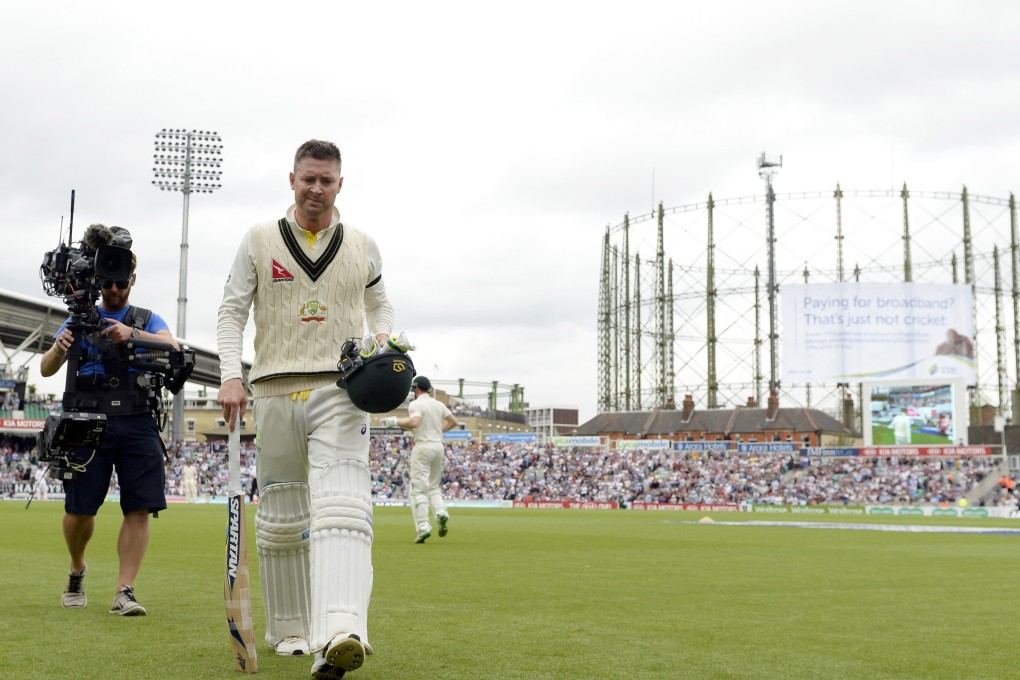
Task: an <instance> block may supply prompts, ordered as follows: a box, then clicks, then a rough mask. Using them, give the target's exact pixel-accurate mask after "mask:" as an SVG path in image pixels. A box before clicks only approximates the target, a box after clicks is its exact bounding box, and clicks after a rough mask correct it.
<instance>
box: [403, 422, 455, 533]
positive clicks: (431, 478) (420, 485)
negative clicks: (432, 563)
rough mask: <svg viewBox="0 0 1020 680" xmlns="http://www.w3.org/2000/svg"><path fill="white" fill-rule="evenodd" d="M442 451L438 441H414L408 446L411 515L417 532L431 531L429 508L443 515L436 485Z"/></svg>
mask: <svg viewBox="0 0 1020 680" xmlns="http://www.w3.org/2000/svg"><path fill="white" fill-rule="evenodd" d="M445 453H446V447H445V446H443V444H442V443H441V442H422V443H421V444H418V443H417V442H416V443H415V444H414V446H413V447H412V448H411V515H412V516H413V517H414V524H415V528H416V529H417V530H418V531H432V525H431V524H429V509H430V508H431V510H432V512H433V513H434V514H436V515H445V514H447V513H446V503H445V501H444V500H443V493H442V490H441V488H440V485H441V484H442V481H443V456H444V455H445Z"/></svg>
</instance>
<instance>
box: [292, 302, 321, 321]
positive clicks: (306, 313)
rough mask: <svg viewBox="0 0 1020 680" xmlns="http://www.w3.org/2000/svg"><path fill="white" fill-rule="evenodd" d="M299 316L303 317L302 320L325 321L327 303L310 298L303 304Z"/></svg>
mask: <svg viewBox="0 0 1020 680" xmlns="http://www.w3.org/2000/svg"><path fill="white" fill-rule="evenodd" d="M298 316H300V317H301V320H302V321H325V320H326V305H324V304H322V303H321V302H319V301H318V300H309V301H308V302H306V303H304V304H303V305H301V309H300V310H299V311H298Z"/></svg>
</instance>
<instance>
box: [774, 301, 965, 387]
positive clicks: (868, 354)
mask: <svg viewBox="0 0 1020 680" xmlns="http://www.w3.org/2000/svg"><path fill="white" fill-rule="evenodd" d="M781 312H782V324H783V325H782V350H783V355H782V357H783V361H782V364H783V376H782V377H783V380H784V381H788V382H793V383H803V382H807V383H826V382H827V383H834V382H860V383H867V382H890V381H901V380H911V381H914V382H915V384H919V385H920V384H927V383H943V384H944V383H949V382H954V381H962V382H964V383H965V384H974V382H975V380H976V377H975V376H976V374H975V362H974V343H973V340H972V338H973V336H974V332H973V302H972V296H971V289H970V286H968V285H961V284H922V283H856V282H849V283H848V282H844V283H831V284H803V285H798V284H787V285H784V286H783V288H782V293H781Z"/></svg>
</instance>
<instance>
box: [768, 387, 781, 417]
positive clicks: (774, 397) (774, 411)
mask: <svg viewBox="0 0 1020 680" xmlns="http://www.w3.org/2000/svg"><path fill="white" fill-rule="evenodd" d="M778 414H779V395H778V394H777V393H776V392H775V391H774V390H773V391H772V392H769V410H768V413H767V414H766V415H765V419H766V420H775V419H776V416H777V415H778Z"/></svg>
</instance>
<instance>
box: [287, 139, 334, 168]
mask: <svg viewBox="0 0 1020 680" xmlns="http://www.w3.org/2000/svg"><path fill="white" fill-rule="evenodd" d="M305 158H314V159H315V160H318V161H336V167H337V168H339V167H340V149H338V148H337V146H336V144H334V143H333V142H327V141H324V140H321V139H309V140H308V141H307V142H305V143H304V144H302V145H301V146H299V147H298V150H297V153H295V154H294V169H295V170H296V169H297V166H298V163H300V162H301V161H302V159H305Z"/></svg>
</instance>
